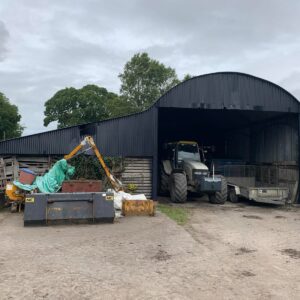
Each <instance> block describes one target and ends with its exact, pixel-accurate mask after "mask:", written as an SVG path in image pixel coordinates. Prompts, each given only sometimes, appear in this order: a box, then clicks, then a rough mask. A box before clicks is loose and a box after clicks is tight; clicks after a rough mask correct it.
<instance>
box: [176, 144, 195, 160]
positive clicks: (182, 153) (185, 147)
mask: <svg viewBox="0 0 300 300" xmlns="http://www.w3.org/2000/svg"><path fill="white" fill-rule="evenodd" d="M183 159H193V160H197V161H200V154H199V150H198V146H197V144H179V145H178V160H183Z"/></svg>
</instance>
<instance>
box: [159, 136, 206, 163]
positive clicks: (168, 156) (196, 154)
mask: <svg viewBox="0 0 300 300" xmlns="http://www.w3.org/2000/svg"><path fill="white" fill-rule="evenodd" d="M163 159H164V160H169V161H170V162H171V164H172V168H173V169H180V168H182V162H183V161H185V160H192V161H198V162H205V157H204V152H203V150H202V149H200V148H199V146H198V143H197V142H194V141H178V142H173V143H166V144H165V145H164V153H163Z"/></svg>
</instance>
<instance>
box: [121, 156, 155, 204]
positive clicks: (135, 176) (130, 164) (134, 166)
mask: <svg viewBox="0 0 300 300" xmlns="http://www.w3.org/2000/svg"><path fill="white" fill-rule="evenodd" d="M121 181H122V182H123V184H124V186H125V188H126V186H128V185H129V184H134V185H136V187H137V189H136V191H135V192H134V193H135V194H145V196H146V197H147V198H151V195H152V159H151V158H145V157H141V158H132V157H127V158H125V159H124V171H123V173H122V176H121Z"/></svg>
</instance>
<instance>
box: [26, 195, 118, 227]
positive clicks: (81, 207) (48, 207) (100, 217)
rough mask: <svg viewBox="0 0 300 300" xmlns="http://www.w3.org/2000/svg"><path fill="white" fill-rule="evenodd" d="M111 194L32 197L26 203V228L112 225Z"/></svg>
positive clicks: (112, 206) (113, 212)
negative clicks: (63, 225) (64, 224)
mask: <svg viewBox="0 0 300 300" xmlns="http://www.w3.org/2000/svg"><path fill="white" fill-rule="evenodd" d="M113 199H114V198H113V194H111V193H54V194H30V195H27V197H26V199H25V211H24V226H30V225H50V224H62V223H112V222H113V221H114V217H115V211H114V201H113Z"/></svg>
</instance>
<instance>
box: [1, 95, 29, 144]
mask: <svg viewBox="0 0 300 300" xmlns="http://www.w3.org/2000/svg"><path fill="white" fill-rule="evenodd" d="M20 120H21V115H20V114H19V111H18V107H17V106H16V105H13V104H10V102H9V100H8V98H7V97H5V95H4V94H3V93H1V92H0V140H4V139H9V138H15V137H20V136H21V134H22V132H23V129H24V128H23V127H22V126H21V125H20Z"/></svg>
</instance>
